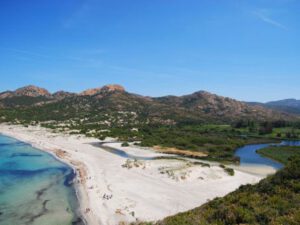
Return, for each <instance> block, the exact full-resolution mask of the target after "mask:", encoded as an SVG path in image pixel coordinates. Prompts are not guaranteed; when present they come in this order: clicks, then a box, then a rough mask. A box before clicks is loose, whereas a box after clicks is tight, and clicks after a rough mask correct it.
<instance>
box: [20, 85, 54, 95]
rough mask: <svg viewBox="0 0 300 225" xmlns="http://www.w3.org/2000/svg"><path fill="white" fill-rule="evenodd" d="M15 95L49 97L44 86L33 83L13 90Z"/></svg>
mask: <svg viewBox="0 0 300 225" xmlns="http://www.w3.org/2000/svg"><path fill="white" fill-rule="evenodd" d="M14 94H15V95H16V96H28V97H38V96H45V97H49V96H51V94H50V93H49V92H48V91H47V90H46V89H44V88H40V87H37V86H34V85H28V86H25V87H22V88H19V89H17V90H15V91H14Z"/></svg>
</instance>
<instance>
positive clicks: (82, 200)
mask: <svg viewBox="0 0 300 225" xmlns="http://www.w3.org/2000/svg"><path fill="white" fill-rule="evenodd" d="M0 126H1V125H0ZM0 134H1V135H3V136H7V137H11V138H14V139H16V140H19V141H22V142H25V143H27V144H29V145H31V146H32V147H34V148H37V149H38V150H40V151H44V152H46V153H48V154H50V155H52V156H53V157H54V158H55V159H56V160H58V161H60V162H62V163H64V164H66V165H67V166H69V167H70V168H71V169H72V170H73V172H74V173H75V175H76V176H75V178H74V181H73V182H74V183H73V184H74V188H75V193H76V198H77V200H78V206H79V208H78V209H77V210H78V211H79V212H78V213H79V216H80V218H81V219H82V221H83V223H84V224H85V225H98V223H97V222H96V221H94V218H93V217H90V216H87V215H86V213H85V212H86V209H87V208H88V207H89V203H88V198H87V193H86V192H85V187H83V186H82V185H80V183H78V182H76V181H77V180H76V179H77V178H78V177H79V178H80V179H82V177H80V173H78V168H76V167H75V166H74V164H72V163H71V162H70V161H68V160H66V159H65V158H63V157H59V155H58V154H56V153H55V151H53V150H52V149H47V148H45V147H44V146H41V145H38V144H37V143H34V142H32V141H30V140H27V139H25V138H22V137H20V136H18V135H16V134H11V133H9V132H5V131H4V132H3V131H2V130H0Z"/></svg>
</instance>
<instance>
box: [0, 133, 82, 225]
mask: <svg viewBox="0 0 300 225" xmlns="http://www.w3.org/2000/svg"><path fill="white" fill-rule="evenodd" d="M74 177H75V173H74V171H73V169H72V168H70V167H69V166H67V165H66V164H64V163H62V162H60V161H58V160H57V159H56V158H55V157H53V156H52V155H50V154H49V153H46V152H43V151H41V150H39V149H36V148H33V147H32V146H31V145H29V144H27V143H24V142H20V141H18V140H16V139H13V138H10V137H6V136H2V135H0V224H1V225H58V224H59V225H60V224H61V225H73V224H77V225H83V224H84V222H83V221H82V219H81V216H80V214H79V213H78V212H79V203H78V200H77V197H76V192H75V188H74V185H73V179H74Z"/></svg>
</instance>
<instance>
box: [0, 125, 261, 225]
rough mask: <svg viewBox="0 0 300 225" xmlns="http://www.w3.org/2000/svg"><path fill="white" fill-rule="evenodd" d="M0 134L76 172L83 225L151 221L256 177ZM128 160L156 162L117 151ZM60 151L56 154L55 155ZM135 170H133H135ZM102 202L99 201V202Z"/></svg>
mask: <svg viewBox="0 0 300 225" xmlns="http://www.w3.org/2000/svg"><path fill="white" fill-rule="evenodd" d="M0 132H1V133H2V134H4V135H8V136H12V137H15V138H17V139H20V140H22V141H25V142H28V143H31V144H32V145H33V146H35V147H37V148H39V149H42V150H44V151H48V152H50V153H53V154H55V152H56V155H57V156H58V157H59V158H61V160H62V161H64V162H66V163H68V164H69V165H71V166H72V167H73V168H75V169H76V170H77V172H78V173H77V174H78V176H77V180H78V184H77V188H78V190H79V199H80V205H81V209H82V212H83V214H84V217H85V219H86V220H87V222H88V224H89V225H96V224H97V225H98V224H103V225H110V224H111V225H116V224H120V223H121V222H125V224H127V223H129V222H133V221H136V220H140V221H156V220H159V219H163V218H164V217H166V216H169V215H173V214H176V213H178V212H182V211H186V210H189V209H192V208H194V207H197V206H200V205H202V204H203V203H205V202H207V201H208V200H209V199H213V198H215V197H221V196H224V195H226V194H227V193H229V192H231V191H233V190H235V189H237V188H238V187H239V186H240V185H242V184H248V183H251V184H253V183H256V182H258V181H259V180H260V179H262V178H263V176H261V175H255V174H250V173H246V172H242V171H235V175H234V176H229V175H227V174H226V173H225V172H224V171H223V169H222V168H220V167H218V166H212V167H210V168H208V167H201V166H200V165H197V166H195V165H187V163H186V162H184V161H178V160H153V161H139V162H138V163H136V166H135V165H134V162H129V163H128V165H129V164H130V166H132V168H131V169H128V168H124V167H122V165H124V164H125V162H126V159H125V158H122V157H120V156H117V155H115V154H112V153H110V152H107V151H105V150H103V149H101V148H99V147H95V146H94V145H92V144H93V143H95V142H99V141H98V140H97V139H94V138H87V137H83V136H79V135H65V134H57V133H52V132H51V131H50V130H47V129H44V128H40V127H29V128H25V127H22V126H11V125H4V124H2V125H0ZM109 145H110V146H114V147H119V148H120V149H123V150H125V151H127V152H128V153H130V154H132V155H138V156H145V157H153V156H160V155H162V154H157V153H155V152H154V151H151V150H149V149H140V148H135V147H129V148H127V147H126V148H122V147H120V144H118V143H112V144H109ZM58 149H59V150H63V151H65V153H62V151H60V152H58V151H57V150H58ZM137 166H138V167H137ZM104 195H105V196H108V198H107V199H104V198H103V196H104Z"/></svg>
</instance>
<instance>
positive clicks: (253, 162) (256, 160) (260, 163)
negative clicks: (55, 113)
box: [93, 141, 300, 174]
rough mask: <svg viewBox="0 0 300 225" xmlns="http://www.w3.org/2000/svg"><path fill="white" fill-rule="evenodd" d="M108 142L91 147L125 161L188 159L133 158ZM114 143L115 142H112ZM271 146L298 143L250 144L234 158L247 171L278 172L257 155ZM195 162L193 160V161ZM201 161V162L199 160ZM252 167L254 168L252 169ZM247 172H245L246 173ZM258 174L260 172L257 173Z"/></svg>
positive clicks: (274, 164) (275, 165)
mask: <svg viewBox="0 0 300 225" xmlns="http://www.w3.org/2000/svg"><path fill="white" fill-rule="evenodd" d="M107 143H109V142H97V143H96V142H95V143H93V146H96V147H100V148H102V149H103V150H105V151H108V152H110V153H112V154H115V155H118V156H120V157H123V158H126V159H132V160H158V159H178V160H184V159H189V158H186V157H182V156H176V155H170V156H158V157H141V156H135V155H132V154H129V153H127V152H126V151H124V150H121V149H119V148H116V147H110V146H107V145H105V144H107ZM114 143H115V142H114ZM271 145H277V146H300V141H282V142H281V143H280V144H274V143H269V144H251V145H245V146H243V147H241V148H238V149H237V150H236V152H235V156H237V157H239V158H240V165H239V167H245V168H249V169H248V170H253V171H256V170H260V169H261V170H263V172H261V173H263V174H264V173H273V172H274V171H276V170H279V169H281V168H282V167H283V165H282V164H281V163H279V162H276V161H274V160H272V159H269V158H266V157H263V156H261V155H260V154H258V153H257V151H258V150H259V149H262V148H266V147H268V146H271ZM193 160H195V159H193ZM200 161H203V160H200ZM254 167H256V168H255V169H254ZM248 170H247V171H248ZM259 173H260V172H259Z"/></svg>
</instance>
